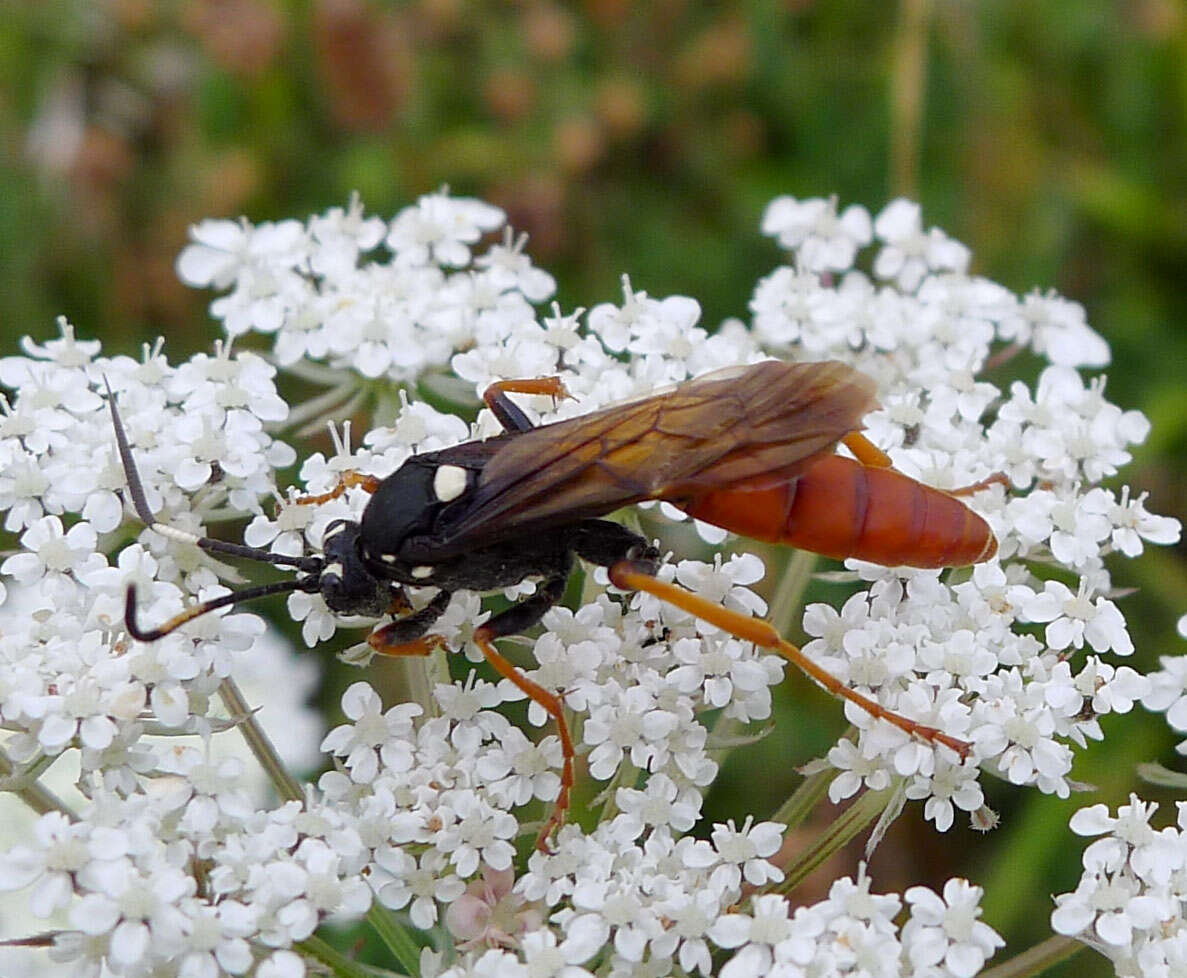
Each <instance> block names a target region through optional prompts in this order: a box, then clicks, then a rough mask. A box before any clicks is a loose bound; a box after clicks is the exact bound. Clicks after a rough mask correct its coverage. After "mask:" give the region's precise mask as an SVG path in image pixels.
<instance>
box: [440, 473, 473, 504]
mask: <svg viewBox="0 0 1187 978" xmlns="http://www.w3.org/2000/svg"><path fill="white" fill-rule="evenodd" d="M465 491H466V470H465V469H463V468H462V467H461V466H460V465H439V466H437V474H436V475H434V476H433V492H434V493H436V495H437V499H438V500H440V501H441V502H443V503H449V502H453V500H455V499H457V497H458V496H460V495H461V494H462V493H463V492H465Z"/></svg>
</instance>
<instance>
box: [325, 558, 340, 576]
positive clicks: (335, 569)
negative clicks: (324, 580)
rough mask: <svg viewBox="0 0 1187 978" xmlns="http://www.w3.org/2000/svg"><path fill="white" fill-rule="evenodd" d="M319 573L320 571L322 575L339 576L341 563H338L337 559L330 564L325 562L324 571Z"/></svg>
mask: <svg viewBox="0 0 1187 978" xmlns="http://www.w3.org/2000/svg"><path fill="white" fill-rule="evenodd" d="M321 573H322V577H341V576H342V564H341V563H339V562H338V561H334V563H332V564H326V569H325V570H324V571H322V572H321Z"/></svg>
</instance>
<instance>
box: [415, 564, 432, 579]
mask: <svg viewBox="0 0 1187 978" xmlns="http://www.w3.org/2000/svg"><path fill="white" fill-rule="evenodd" d="M432 573H433V568H432V567H430V566H429V565H428V564H422V565H421V566H420V567H413V568H412V576H413V577H417V578H420V577H430V576H432Z"/></svg>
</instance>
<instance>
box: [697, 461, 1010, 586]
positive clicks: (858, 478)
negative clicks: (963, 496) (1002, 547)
mask: <svg viewBox="0 0 1187 978" xmlns="http://www.w3.org/2000/svg"><path fill="white" fill-rule="evenodd" d="M681 509H683V510H684V511H685V512H686V513H688V514H689V515H690V516H695V517H696V518H697V519H699V520H704V521H705V522H706V523H712V524H713V525H714V526H720V527H722V528H723V529H726V530H731V531H732V532H734V533H740V534H742V535H743V536H748V537H752V538H754V539H755V540H766V541H768V542H770V543H786V544H790V545H791V546H793V547H799V548H801V549H803V550H811V551H813V552H814V553H818V554H823V555H824V556H826V557H836V558H838V559H843V558H845V557H857V558H859V559H861V560H869V561H872V562H874V563H876V564H885V565H887V566H890V567H894V566H898V565H900V564H905V565H907V566H909V567H960V566H963V565H965V564H976V563H980V562H981V561H983V560H988V559H989V558H990V557H992V556H993V555H994V554H995V553H997V540H995V539H994V536H993V532H992V531H991V530H990V529H989V524H988V523H986V522H985V520H983V519H982V518H981V517H980V516H978V515H977V514H976V513H974V512H973V511H972V510H971V509H969V508H968V507H967V506H966V505H965V504H964V503H962V502H961V501H960V500H959V499H957V498H955V497H954V496H950V495H949V494H948V493H946V492H942V491H941V490H939V489H933V488H932V487H931V486H926V485H924V484H923V483H922V482H917V481H916V480H915V479H912V478H910V477H909V476H905V475H903V474H902V473H901V472H896V471H895V470H894V469H883V468H874V467H872V466H867V465H862V464H861V463H860V462H856V461H854V460H853V459H849V458H843V457H841V456H840V455H828V456H825V457H824V458H821V459H819V460H818V461H816V462H813V463H812V464H811V465H809V466H808V468H806V469H805V470H804V471H803V472H802V473H801V474H800V475H799V476H798V477H797V478H795V479H792V480H790V481H786V482H780V483H775V484H773V485H767V486H759V487H757V488H749V489H748V488H746V487H744V486H739V487H736V488H732V489H718V490H714V491H712V492H708V493H705V494H704V495H703V496H699V497H697V498H695V499H693V500H692V501H691V502H690V503H688V504H687V505H682V506H681Z"/></svg>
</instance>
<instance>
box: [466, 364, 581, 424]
mask: <svg viewBox="0 0 1187 978" xmlns="http://www.w3.org/2000/svg"><path fill="white" fill-rule="evenodd" d="M508 394H546V395H551V396H552V398H553V399H554V400H555V399H557V398H565V397H570V396H572V395H570V394H569V392H568V391H567V390H565V385H564V384H563V383H562V382H561V379H560V378H559V377H536V378H534V379H531V380H496V381H495V382H494V383H493V384H491V385H490V386H489V387H488V388H487V389H486V390H484V391H483V392H482V399H483V400H484V401H485V402H486V406H487V407H488V408H490V410H491V412H492V413H493V414H494V416H495V417H496V418H497V419H498V421H499V424H501V425H502V426H503V430H504V431H508V432H524V431H530V430H531V429H532V427H533V425H532V422H531V421H530V420H529V419H528V416H527V415H526V414H524V413H523V411H522V410H520V408H519V407H517V406H516V404H515V402H514V401H512V400H511V398H509V397H508V396H507V395H508Z"/></svg>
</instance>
